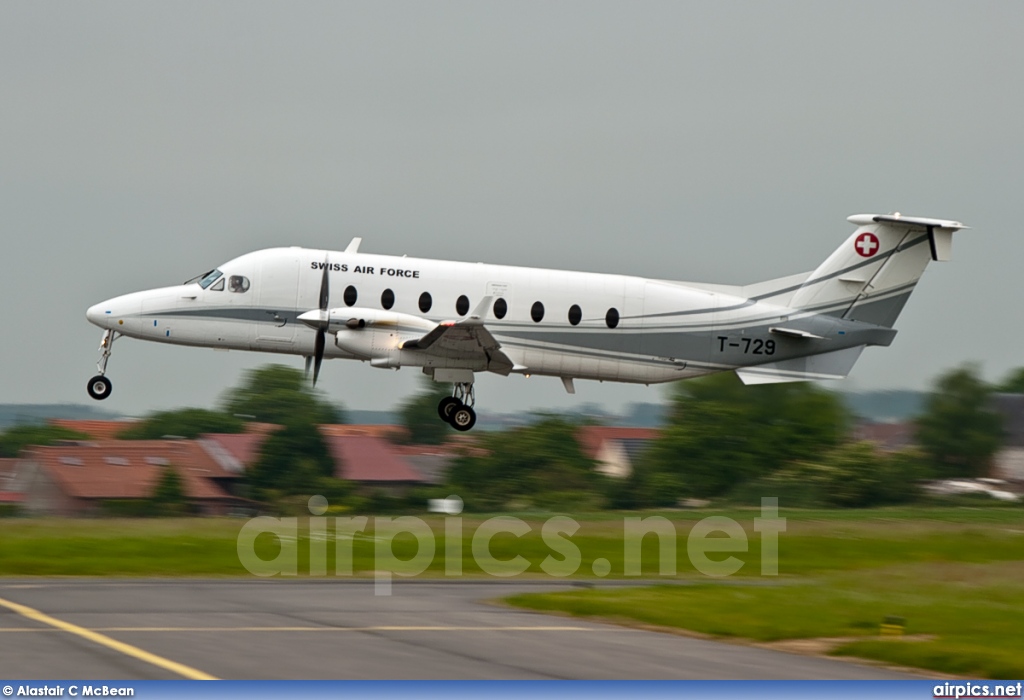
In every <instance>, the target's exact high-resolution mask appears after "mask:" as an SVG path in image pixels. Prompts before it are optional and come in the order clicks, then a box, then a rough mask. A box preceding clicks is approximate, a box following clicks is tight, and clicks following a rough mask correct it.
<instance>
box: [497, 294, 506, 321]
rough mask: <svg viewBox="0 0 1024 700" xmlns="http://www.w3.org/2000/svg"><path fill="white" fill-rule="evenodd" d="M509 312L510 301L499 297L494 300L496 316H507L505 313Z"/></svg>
mask: <svg viewBox="0 0 1024 700" xmlns="http://www.w3.org/2000/svg"><path fill="white" fill-rule="evenodd" d="M507 313H508V302H507V301H505V300H504V299H502V298H501V297H498V298H497V299H495V300H494V316H495V317H496V318H505V314H507Z"/></svg>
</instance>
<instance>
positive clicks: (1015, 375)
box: [996, 367, 1024, 394]
mask: <svg viewBox="0 0 1024 700" xmlns="http://www.w3.org/2000/svg"><path fill="white" fill-rule="evenodd" d="M996 391H999V392H1002V393H1004V394H1024V367H1018V368H1017V369H1015V370H1013V371H1012V372H1010V374H1009V375H1008V376H1007V377H1006V379H1004V380H1003V383H1002V384H1000V385H999V387H998V388H997V389H996Z"/></svg>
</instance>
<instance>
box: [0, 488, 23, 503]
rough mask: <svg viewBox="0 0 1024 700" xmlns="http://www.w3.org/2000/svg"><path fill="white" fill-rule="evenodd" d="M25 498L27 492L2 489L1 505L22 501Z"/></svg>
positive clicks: (0, 495) (0, 493)
mask: <svg viewBox="0 0 1024 700" xmlns="http://www.w3.org/2000/svg"><path fill="white" fill-rule="evenodd" d="M24 500H25V494H23V493H20V492H18V491H0V505H3V504H11V503H21V502H23V501H24Z"/></svg>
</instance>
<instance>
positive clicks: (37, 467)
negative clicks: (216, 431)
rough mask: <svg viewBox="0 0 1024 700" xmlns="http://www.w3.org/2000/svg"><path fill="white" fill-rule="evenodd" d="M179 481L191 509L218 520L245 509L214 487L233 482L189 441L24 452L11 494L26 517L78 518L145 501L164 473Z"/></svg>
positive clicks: (74, 445)
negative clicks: (112, 503) (124, 503)
mask: <svg viewBox="0 0 1024 700" xmlns="http://www.w3.org/2000/svg"><path fill="white" fill-rule="evenodd" d="M167 469H173V470H175V471H176V472H177V473H178V475H179V476H180V477H181V484H182V489H183V491H184V495H185V498H186V500H187V501H188V503H189V505H190V506H191V508H192V509H193V510H194V511H196V512H198V513H202V514H204V515H223V514H225V513H227V512H229V511H230V510H231V509H233V508H235V507H239V506H243V505H246V504H247V502H246V501H244V499H240V498H237V497H235V496H233V495H231V494H230V493H229V492H228V491H227V490H225V489H224V488H223V487H222V486H221V485H220V484H219V483H218V482H219V481H223V480H230V479H237V478H238V477H239V476H240V474H238V473H231V472H230V471H228V470H226V469H225V467H224V466H223V465H222V463H221V462H220V461H218V459H216V458H215V457H214V456H213V455H211V454H210V453H209V452H208V451H207V450H206V449H204V447H203V446H202V445H201V444H200V443H199V442H197V441H192V440H138V441H123V440H96V441H90V442H84V441H83V442H77V443H68V444H62V445H56V446H52V447H29V448H27V449H26V450H25V451H24V452H22V455H21V457H20V458H19V459H18V460H17V465H16V476H15V479H14V484H15V490H16V491H18V492H19V493H21V494H22V498H23V507H24V510H25V511H26V512H27V513H29V514H37V515H58V516H80V515H93V514H99V513H102V512H104V503H105V502H107V501H144V500H146V499H149V498H151V497H152V496H153V494H154V492H155V490H156V487H157V484H158V483H159V482H160V479H161V477H162V476H163V474H164V472H165V470H167Z"/></svg>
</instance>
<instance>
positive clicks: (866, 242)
mask: <svg viewBox="0 0 1024 700" xmlns="http://www.w3.org/2000/svg"><path fill="white" fill-rule="evenodd" d="M878 245H879V244H878V236H876V235H875V234H873V233H871V232H870V231H865V232H864V233H862V234H860V235H859V236H857V240H856V241H854V242H853V247H854V248H855V249H856V250H857V255H859V256H861V257H862V258H870V257H871V256H872V255H874V254H875V253H877V252H878Z"/></svg>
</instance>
